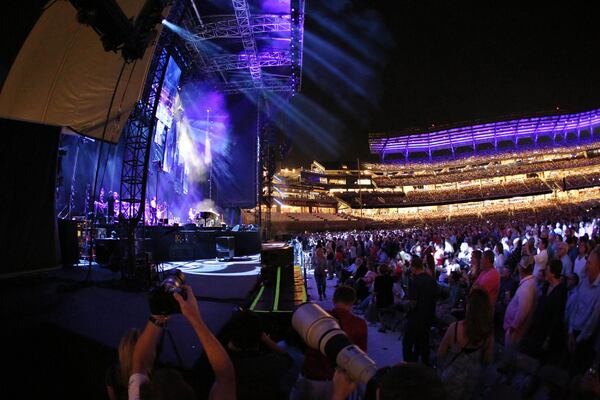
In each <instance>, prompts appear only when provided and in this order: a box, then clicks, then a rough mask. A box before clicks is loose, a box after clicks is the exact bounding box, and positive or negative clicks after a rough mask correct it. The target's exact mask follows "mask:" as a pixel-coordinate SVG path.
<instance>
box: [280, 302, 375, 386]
mask: <svg viewBox="0 0 600 400" xmlns="http://www.w3.org/2000/svg"><path fill="white" fill-rule="evenodd" d="M292 326H293V327H294V329H295V330H296V332H298V334H299V335H300V336H301V337H302V339H304V341H305V342H306V344H307V345H308V346H309V347H311V348H313V349H315V350H319V351H320V352H321V353H322V354H323V355H324V356H325V357H327V358H328V359H329V361H330V362H331V363H332V364H333V365H336V366H338V367H340V368H342V369H343V370H344V371H346V373H347V374H348V376H350V378H352V380H354V381H357V382H363V383H367V382H369V380H370V379H371V378H372V377H373V376H374V375H375V372H377V366H376V365H375V361H373V360H372V359H371V358H369V356H368V355H367V354H366V353H365V352H364V351H362V350H361V349H360V348H359V347H358V346H356V345H354V344H352V342H351V341H350V338H349V337H348V335H346V332H344V331H343V330H342V329H341V328H340V325H339V324H338V322H337V320H336V319H335V318H333V317H332V316H331V315H330V314H329V313H327V312H326V311H325V310H323V309H322V308H321V307H320V306H318V305H317V304H314V303H303V304H301V305H299V306H298V308H296V310H295V311H294V314H293V315H292Z"/></svg>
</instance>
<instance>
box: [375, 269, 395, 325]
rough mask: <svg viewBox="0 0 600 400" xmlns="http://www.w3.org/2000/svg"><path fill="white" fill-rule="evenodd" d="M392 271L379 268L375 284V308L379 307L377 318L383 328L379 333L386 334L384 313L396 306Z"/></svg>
mask: <svg viewBox="0 0 600 400" xmlns="http://www.w3.org/2000/svg"><path fill="white" fill-rule="evenodd" d="M390 273H391V271H390V269H389V267H388V266H386V265H381V266H380V267H379V275H378V276H377V277H376V278H375V282H374V283H373V296H374V297H375V306H376V307H377V316H378V319H379V322H380V323H381V327H380V328H379V332H385V331H386V326H385V321H383V318H382V315H383V312H384V311H385V310H386V309H388V308H389V307H390V306H392V305H393V304H394V292H393V288H394V279H393V278H392V277H391V276H390Z"/></svg>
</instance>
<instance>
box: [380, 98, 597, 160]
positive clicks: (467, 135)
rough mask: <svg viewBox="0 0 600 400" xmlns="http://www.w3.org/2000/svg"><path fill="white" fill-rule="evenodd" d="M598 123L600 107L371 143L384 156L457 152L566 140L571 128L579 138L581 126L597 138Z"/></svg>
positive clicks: (390, 136) (388, 136)
mask: <svg viewBox="0 0 600 400" xmlns="http://www.w3.org/2000/svg"><path fill="white" fill-rule="evenodd" d="M597 127H600V109H597V110H592V111H586V112H582V113H578V114H563V115H552V116H543V117H529V118H521V119H514V120H510V121H499V122H492V123H485V124H479V125H473V126H463V127H458V128H451V129H445V130H436V131H431V132H426V133H418V134H408V135H402V136H400V135H394V134H379V133H375V134H371V135H370V137H369V147H370V149H371V153H372V154H379V155H381V156H382V157H384V156H385V155H386V154H403V155H405V156H406V157H408V156H409V155H410V154H412V153H418V152H425V153H428V154H429V155H430V156H431V152H432V151H436V150H450V151H452V152H454V150H455V149H457V148H459V147H465V146H466V147H472V148H475V147H476V146H477V145H478V144H482V143H492V144H493V145H494V146H497V144H498V143H499V142H503V141H510V142H513V143H518V141H519V140H520V139H524V138H529V139H531V140H532V141H533V143H537V141H538V138H540V137H549V138H550V139H551V140H552V141H554V140H555V139H556V137H557V136H561V139H562V140H563V141H564V140H565V139H564V137H565V135H566V134H567V133H569V132H576V133H577V135H575V140H576V141H577V140H578V139H579V138H580V135H579V132H580V131H581V130H589V137H591V138H593V134H592V132H593V130H594V128H597Z"/></svg>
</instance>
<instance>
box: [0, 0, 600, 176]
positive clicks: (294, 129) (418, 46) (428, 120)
mask: <svg viewBox="0 0 600 400" xmlns="http://www.w3.org/2000/svg"><path fill="white" fill-rule="evenodd" d="M44 3H45V1H40V0H26V1H23V2H19V5H18V6H13V7H18V8H19V9H15V10H14V12H13V13H11V18H8V21H7V23H5V24H3V27H2V31H1V33H2V41H3V43H2V49H3V51H2V58H1V59H0V81H3V79H4V77H5V75H6V73H7V72H8V69H9V68H10V63H11V62H12V59H13V58H14V56H15V55H16V51H17V50H18V48H19V47H20V43H21V42H22V41H23V40H24V38H25V35H26V34H27V32H28V30H29V29H31V26H32V25H33V22H34V21H35V18H36V17H37V14H38V13H39V11H37V10H36V8H39V4H44ZM572 3H575V2H569V3H564V4H553V3H551V2H544V3H543V5H540V6H539V7H537V8H534V7H532V6H527V7H529V8H525V7H524V6H523V4H521V3H516V2H515V3H514V4H508V3H507V2H497V3H496V5H495V6H493V5H488V4H486V5H483V4H479V5H478V6H477V7H476V8H473V6H472V5H471V4H469V5H468V6H466V5H465V6H461V5H460V4H459V2H426V1H362V0H361V1H350V0H335V1H331V0H329V1H320V0H318V1H317V0H306V8H305V12H306V20H305V28H306V29H305V45H304V46H305V52H304V75H303V86H302V92H301V94H300V95H297V96H295V97H294V98H293V99H292V102H291V105H290V106H291V107H292V108H294V109H295V110H296V113H297V114H298V113H299V115H302V116H303V118H301V119H300V120H298V119H296V120H295V121H291V120H290V119H289V118H288V117H286V116H285V115H283V116H280V118H282V119H283V122H287V123H285V124H283V125H282V126H284V129H283V130H284V131H285V133H286V134H287V136H288V137H289V138H290V140H291V142H292V143H293V147H292V151H291V154H290V156H289V158H288V160H287V161H286V165H289V166H296V165H298V164H300V163H301V164H303V165H305V166H307V165H308V163H309V162H310V161H311V160H312V159H317V160H321V161H355V160H356V158H357V157H360V159H361V160H366V159H367V158H368V157H369V152H368V144H367V137H368V133H369V132H373V131H401V130H402V129H405V128H408V127H428V126H431V124H434V123H435V124H443V123H452V122H460V121H467V120H473V119H493V118H497V117H499V116H503V115H507V114H513V113H528V112H537V111H544V110H554V109H555V108H556V107H560V110H561V111H573V112H577V111H583V110H587V109H591V108H598V107H600V71H599V67H600V65H599V64H598V62H597V61H596V57H597V54H596V51H598V47H599V44H600V29H599V27H598V20H597V16H596V14H595V13H594V12H592V10H591V9H590V8H589V7H590V6H589V5H588V6H586V5H574V4H572ZM325 4H326V5H325ZM306 121H309V122H310V123H309V124H307V123H306ZM315 126H318V127H320V129H314V127H315Z"/></svg>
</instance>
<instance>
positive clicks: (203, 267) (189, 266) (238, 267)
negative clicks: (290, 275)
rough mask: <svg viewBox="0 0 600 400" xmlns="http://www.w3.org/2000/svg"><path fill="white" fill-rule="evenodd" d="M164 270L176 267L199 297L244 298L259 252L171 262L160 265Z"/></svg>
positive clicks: (254, 277) (257, 267)
mask: <svg viewBox="0 0 600 400" xmlns="http://www.w3.org/2000/svg"><path fill="white" fill-rule="evenodd" d="M161 266H162V268H163V270H164V271H168V270H170V269H174V268H178V269H179V270H181V272H183V274H184V275H185V279H186V283H187V284H188V285H190V286H191V287H192V289H193V290H194V294H195V295H196V297H199V298H200V299H217V300H231V301H236V300H239V301H241V300H244V299H246V298H247V297H248V295H249V294H250V292H251V291H252V289H253V288H254V287H255V285H256V281H257V279H258V276H259V275H260V254H255V255H253V256H248V257H235V258H234V260H233V261H219V260H217V259H214V258H213V259H209V260H196V261H172V262H165V263H162V264H161Z"/></svg>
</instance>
